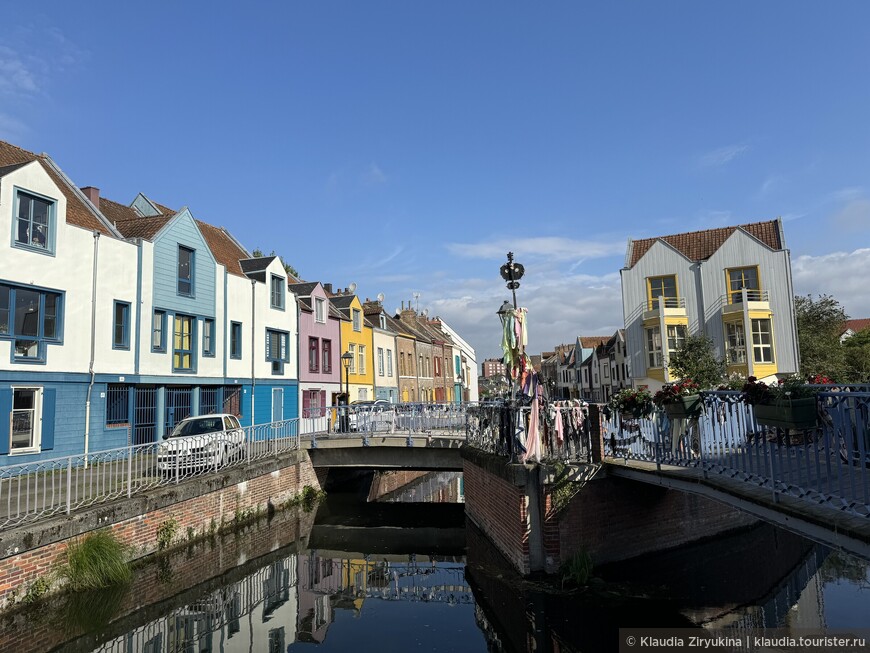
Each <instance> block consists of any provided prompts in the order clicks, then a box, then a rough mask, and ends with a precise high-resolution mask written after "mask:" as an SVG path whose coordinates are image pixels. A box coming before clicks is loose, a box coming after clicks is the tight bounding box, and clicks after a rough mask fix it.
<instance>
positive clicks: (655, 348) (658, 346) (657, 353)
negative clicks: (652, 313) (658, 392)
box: [645, 327, 662, 367]
mask: <svg viewBox="0 0 870 653" xmlns="http://www.w3.org/2000/svg"><path fill="white" fill-rule="evenodd" d="M645 331H646V364H647V367H661V366H662V332H661V329H659V327H649V328H647V329H645Z"/></svg>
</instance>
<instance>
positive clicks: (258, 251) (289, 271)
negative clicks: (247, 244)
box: [251, 247, 299, 279]
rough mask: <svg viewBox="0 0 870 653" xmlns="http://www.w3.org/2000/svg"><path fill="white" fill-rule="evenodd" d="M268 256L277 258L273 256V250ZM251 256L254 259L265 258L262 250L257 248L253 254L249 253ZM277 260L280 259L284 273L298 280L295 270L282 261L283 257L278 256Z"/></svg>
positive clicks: (297, 273)
mask: <svg viewBox="0 0 870 653" xmlns="http://www.w3.org/2000/svg"><path fill="white" fill-rule="evenodd" d="M268 255H269V256H278V255H277V254H275V250H274V249H273V250H272V251H271V253H269V254H268ZM251 256H253V257H254V258H263V257H264V256H266V254H264V253H263V250H261V249H260V248H259V247H258V248H256V249H255V250H254V251H253V252H251ZM278 258H279V259H281V265H283V266H284V271H285V272H286V273H287V274H290V275H293V276H294V277H296V278H297V279H299V272H297V271H296V268H294V267H293V266H292V265H290V264H289V263H287V262H286V261H285V260H284V257H283V256H278Z"/></svg>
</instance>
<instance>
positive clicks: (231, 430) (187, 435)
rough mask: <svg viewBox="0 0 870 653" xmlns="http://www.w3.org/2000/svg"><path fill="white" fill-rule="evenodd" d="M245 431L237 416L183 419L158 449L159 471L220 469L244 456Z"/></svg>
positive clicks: (204, 416)
mask: <svg viewBox="0 0 870 653" xmlns="http://www.w3.org/2000/svg"><path fill="white" fill-rule="evenodd" d="M245 449H246V444H245V432H244V430H242V426H241V424H239V420H238V418H237V417H236V416H235V415H229V414H226V413H221V414H214V415H200V416H198V417H188V418H187V419H183V420H181V421H180V422H179V423H178V424H176V425H175V428H174V429H172V433H169V434H168V435H164V436H163V442H161V443H160V444H159V445H158V447H157V470H158V471H160V472H163V473H173V472H174V471H175V470H177V469H182V470H185V471H188V470H190V469H192V468H203V469H209V468H213V469H214V468H217V467H221V466H223V465H226V464H228V463H230V462H232V461H234V460H241V459H242V458H244V456H245Z"/></svg>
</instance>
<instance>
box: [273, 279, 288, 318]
mask: <svg viewBox="0 0 870 653" xmlns="http://www.w3.org/2000/svg"><path fill="white" fill-rule="evenodd" d="M285 287H286V284H285V282H284V277H279V276H277V275H275V274H273V275H272V288H271V289H272V293H271V305H272V308H277V309H278V310H281V311H283V310H284V288H285Z"/></svg>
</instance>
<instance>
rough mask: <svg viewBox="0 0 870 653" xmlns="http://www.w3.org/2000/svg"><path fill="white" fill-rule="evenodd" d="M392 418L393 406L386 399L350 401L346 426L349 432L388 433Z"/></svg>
mask: <svg viewBox="0 0 870 653" xmlns="http://www.w3.org/2000/svg"><path fill="white" fill-rule="evenodd" d="M393 416H394V413H393V405H392V404H391V403H390V402H389V401H387V400H386V399H375V400H373V401H365V400H361V401H352V402H350V415H349V417H348V424H349V425H350V430H351V431H389V430H390V428H391V427H392V425H393Z"/></svg>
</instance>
